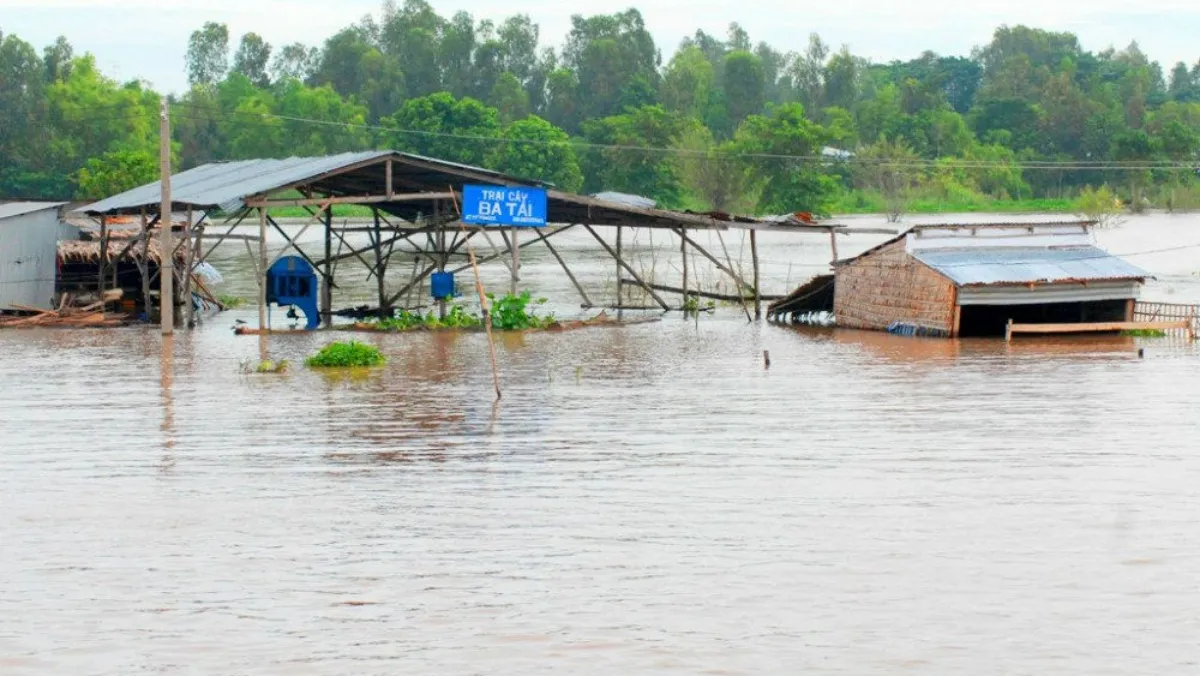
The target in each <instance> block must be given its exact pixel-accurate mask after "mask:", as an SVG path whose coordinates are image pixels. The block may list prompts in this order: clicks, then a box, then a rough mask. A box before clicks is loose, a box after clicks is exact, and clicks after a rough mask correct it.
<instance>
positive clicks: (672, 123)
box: [583, 106, 684, 207]
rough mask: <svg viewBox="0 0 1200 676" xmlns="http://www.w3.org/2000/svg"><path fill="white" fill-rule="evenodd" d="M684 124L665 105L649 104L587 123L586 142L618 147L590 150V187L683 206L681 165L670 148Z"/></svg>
mask: <svg viewBox="0 0 1200 676" xmlns="http://www.w3.org/2000/svg"><path fill="white" fill-rule="evenodd" d="M683 128H684V124H683V121H682V120H681V119H680V118H679V116H677V115H675V114H673V113H670V112H668V111H667V110H666V109H665V108H663V107H662V106H645V107H643V108H637V109H633V110H628V111H626V112H625V113H623V114H621V115H613V116H610V117H606V118H603V119H600V120H588V121H586V122H584V125H583V133H584V138H586V139H587V140H588V141H589V142H591V143H594V144H597V145H603V146H613V147H608V148H602V149H594V150H590V151H588V152H587V153H586V159H585V162H584V178H585V183H584V186H585V189H586V190H588V191H589V192H599V191H602V190H615V191H619V192H628V193H633V194H635V195H643V196H646V197H650V198H653V199H655V200H657V201H658V203H659V204H661V205H663V206H665V207H675V206H679V205H680V203H681V202H682V199H683V190H682V186H681V184H680V180H679V168H678V164H677V161H676V159H675V158H674V157H672V156H671V155H670V154H669V153H663V152H661V151H660V150H653V149H655V148H668V147H671V146H672V145H674V144H675V143H676V141H677V140H678V138H679V134H680V133H681V132H682V131H683Z"/></svg>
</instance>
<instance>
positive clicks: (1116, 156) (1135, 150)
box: [1112, 129, 1158, 213]
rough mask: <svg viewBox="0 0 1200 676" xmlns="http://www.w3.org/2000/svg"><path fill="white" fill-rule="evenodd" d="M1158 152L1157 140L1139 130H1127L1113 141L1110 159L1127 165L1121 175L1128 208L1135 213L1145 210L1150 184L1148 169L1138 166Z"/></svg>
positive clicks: (1151, 158)
mask: <svg viewBox="0 0 1200 676" xmlns="http://www.w3.org/2000/svg"><path fill="white" fill-rule="evenodd" d="M1157 152H1158V143H1157V140H1156V139H1154V138H1152V137H1151V136H1150V135H1149V134H1147V133H1146V132H1145V131H1143V130H1141V129H1129V130H1126V131H1125V132H1123V133H1121V134H1118V135H1117V136H1116V138H1114V139H1113V154H1112V159H1113V160H1115V161H1118V162H1125V163H1129V164H1131V165H1132V166H1129V167H1128V168H1127V169H1125V170H1124V171H1123V172H1122V173H1123V174H1124V175H1125V180H1126V181H1127V182H1128V185H1129V208H1130V209H1132V210H1133V211H1134V212H1135V213H1136V212H1141V211H1143V210H1144V209H1145V208H1146V201H1145V190H1146V185H1147V184H1148V183H1149V182H1150V178H1151V176H1150V169H1148V168H1144V167H1142V166H1138V165H1139V164H1141V163H1144V162H1149V161H1151V160H1153V159H1154V156H1155V155H1156V154H1157Z"/></svg>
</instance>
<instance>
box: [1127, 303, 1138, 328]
mask: <svg viewBox="0 0 1200 676" xmlns="http://www.w3.org/2000/svg"><path fill="white" fill-rule="evenodd" d="M1136 307H1137V301H1136V300H1134V299H1132V298H1130V299H1129V300H1127V301H1125V321H1127V322H1131V321H1133V313H1134V308H1136Z"/></svg>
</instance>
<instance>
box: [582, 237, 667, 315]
mask: <svg viewBox="0 0 1200 676" xmlns="http://www.w3.org/2000/svg"><path fill="white" fill-rule="evenodd" d="M583 227H584V228H585V229H586V230H587V231H588V232H590V233H591V234H592V237H594V238H596V241H597V242H600V246H602V247H604V250H605V251H607V252H608V253H609V255H610V256H612V257H613V258H615V259H617V300H618V301H619V300H620V290H621V268H625V271H626V272H628V273H629V276H630V277H632V278H633V280H634V281H635V282H637V283H638V286H640V287H642V288H643V289H645V290H646V293H648V294H650V297H651V298H653V299H654V302H656V303H658V305H659V307H661V308H662V309H663V310H665V311H670V309H671V306H670V305H668V304H667V301H665V300H663V299H662V296H660V295H658V292H656V291H655V290H654V289H653V288H651V286H650V285H649V284H647V283H646V282H645V281H644V280H643V279H642V278H641V276H640V275H638V273H637V271H636V270H634V269H633V268H632V267H631V266H630V265H629V264H628V263H626V262H625V261H624V260H623V259H622V258H621V257H620V256H619V255H617V252H616V251H613V248H612V247H611V246H609V245H608V242H605V241H604V238H602V237H601V236H600V234H599V233H597V232H596V231H595V230H593V229H592V226H590V225H588V224H586V223H585V224H584V226H583ZM620 305H621V304H620V302H618V303H617V306H618V307H619V306H620Z"/></svg>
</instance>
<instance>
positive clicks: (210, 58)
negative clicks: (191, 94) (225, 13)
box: [187, 21, 229, 85]
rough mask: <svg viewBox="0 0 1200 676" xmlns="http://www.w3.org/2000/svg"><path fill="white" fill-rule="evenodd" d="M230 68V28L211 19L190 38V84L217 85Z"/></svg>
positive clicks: (188, 50) (188, 51)
mask: <svg viewBox="0 0 1200 676" xmlns="http://www.w3.org/2000/svg"><path fill="white" fill-rule="evenodd" d="M228 70H229V28H227V27H226V26H225V24H220V23H214V22H212V21H209V22H208V23H206V24H204V26H203V27H202V28H201V29H200V30H197V31H194V32H193V33H192V36H191V37H190V38H188V48H187V71H188V84H192V85H215V84H216V83H218V82H220V81H221V80H222V79H224V78H225V73H226V71H228Z"/></svg>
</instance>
